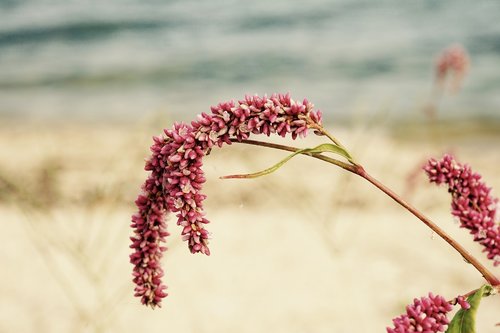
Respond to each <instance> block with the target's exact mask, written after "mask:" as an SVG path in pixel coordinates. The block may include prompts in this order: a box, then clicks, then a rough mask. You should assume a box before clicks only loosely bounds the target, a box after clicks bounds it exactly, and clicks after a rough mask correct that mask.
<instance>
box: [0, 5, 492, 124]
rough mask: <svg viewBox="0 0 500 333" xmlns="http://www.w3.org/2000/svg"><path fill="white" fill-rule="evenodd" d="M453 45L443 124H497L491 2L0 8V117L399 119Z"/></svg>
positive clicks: (423, 95)
mask: <svg viewBox="0 0 500 333" xmlns="http://www.w3.org/2000/svg"><path fill="white" fill-rule="evenodd" d="M453 43H459V44H462V45H463V46H464V47H465V48H466V49H467V50H468V52H469V55H470V58H471V68H470V71H469V73H468V75H467V77H466V79H465V82H464V85H463V89H462V90H461V91H460V93H459V94H456V95H450V96H445V97H444V99H443V100H442V104H441V106H442V110H440V112H443V113H444V114H446V116H448V117H454V116H459V117H463V116H465V117H473V116H488V117H499V116H500V1H459V0H453V1H451V0H441V1H430V0H427V1H424V0H419V1H395V0H390V1H389V0H380V1H367V0H365V1H359V0H334V1H325V0H312V1H308V2H307V3H306V2H305V1H303V0H301V1H285V0H278V1H264V0H258V1H236V0H212V1H194V0H187V1H186V0H184V1H159V0H158V1H154V0H147V1H122V0H120V1H118V0H108V1H94V0H89V1H62V0H51V1H48V0H47V1H42V0H39V1H35V0H25V1H23V0H10V1H9V0H0V114H1V115H15V116H17V117H32V118H49V119H50V118H65V119H66V118H67V119H74V118H76V119H78V118H88V119H103V118H113V119H125V120H134V119H139V118H141V117H143V116H144V115H148V114H157V113H163V112H165V113H175V114H177V115H178V116H180V117H182V118H186V119H189V118H192V116H193V115H194V114H197V113H200V112H203V111H207V110H208V109H209V106H210V105H213V104H216V103H217V102H218V101H222V100H226V99H231V98H235V99H238V98H240V97H242V96H243V95H244V94H246V93H252V94H253V93H259V94H263V93H272V92H287V91H288V92H291V93H292V95H293V97H295V98H297V99H301V98H303V97H307V98H308V99H310V100H311V101H312V102H314V103H315V104H316V106H317V107H318V108H320V109H322V110H323V111H324V113H325V114H326V116H327V117H330V118H335V117H339V118H342V117H346V116H348V117H350V116H352V115H353V114H364V113H370V112H376V111H380V110H381V109H388V110H390V111H391V112H392V114H394V115H395V116H403V117H404V116H406V115H411V114H413V113H415V111H416V110H418V109H420V108H421V107H422V105H424V104H425V101H426V99H427V97H428V95H429V91H430V90H431V86H432V82H433V65H434V60H435V57H436V55H437V54H438V53H439V52H440V51H441V50H442V49H443V48H445V47H447V46H449V45H450V44H453Z"/></svg>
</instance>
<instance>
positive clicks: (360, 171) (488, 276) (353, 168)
mask: <svg viewBox="0 0 500 333" xmlns="http://www.w3.org/2000/svg"><path fill="white" fill-rule="evenodd" d="M231 141H232V142H237V143H244V144H250V145H256V146H262V147H268V148H274V149H280V150H285V151H290V152H297V151H299V150H300V149H299V148H295V147H290V146H285V145H280V144H275V143H268V142H262V141H256V140H241V141H238V140H231ZM304 155H308V156H311V157H314V158H317V159H320V160H322V161H325V162H328V163H331V164H334V165H336V166H338V167H340V168H342V169H344V170H347V171H349V172H352V173H354V174H356V175H358V176H360V177H362V178H364V179H365V180H367V181H368V182H369V183H371V184H372V185H374V186H375V187H377V188H378V189H379V190H381V191H382V192H384V193H385V194H386V195H388V196H389V197H390V198H392V199H393V200H394V201H396V202H397V203H398V204H399V205H401V206H402V207H404V208H405V209H406V210H408V211H409V212H410V213H412V214H413V215H414V216H415V217H417V218H418V219H419V220H420V221H422V222H423V223H424V224H425V225H427V226H428V227H429V228H430V229H431V230H432V231H434V232H435V233H436V234H438V235H439V236H440V237H441V238H442V239H444V240H445V241H446V242H447V243H448V244H450V245H451V246H452V247H453V248H454V249H455V250H456V251H457V252H458V253H460V255H461V256H462V257H463V258H464V259H465V260H466V261H467V262H468V263H470V264H472V266H474V267H475V268H476V270H478V271H479V273H481V274H482V275H483V277H484V278H485V280H486V281H487V282H488V283H489V284H490V285H492V286H493V287H497V286H499V285H500V280H499V279H498V278H497V277H496V276H495V275H494V274H493V273H492V272H490V271H489V270H488V269H487V268H486V267H485V266H484V265H483V264H481V262H479V260H477V259H476V258H475V257H474V256H473V255H472V254H470V253H469V252H468V251H467V250H466V249H465V248H464V247H463V246H462V245H460V243H458V242H457V241H455V240H454V239H453V238H451V237H450V236H449V235H448V234H447V233H446V232H445V231H444V230H443V229H441V228H440V227H439V226H437V225H436V224H435V223H434V222H432V221H431V220H430V219H429V218H428V217H426V216H425V215H424V214H422V213H421V212H420V211H419V210H417V209H416V208H415V207H413V206H412V205H410V204H409V203H407V202H406V201H404V200H403V199H402V198H401V197H400V196H399V195H397V194H396V193H395V192H393V191H392V190H391V189H390V188H388V187H387V186H385V185H384V184H382V183H381V182H379V181H378V180H376V179H375V178H373V177H372V176H371V175H369V174H368V173H367V172H366V171H365V169H364V168H363V167H362V166H361V165H359V164H357V165H352V164H349V163H346V162H342V161H339V160H336V159H334V158H330V157H327V156H324V155H322V154H311V153H304Z"/></svg>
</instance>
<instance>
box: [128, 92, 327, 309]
mask: <svg viewBox="0 0 500 333" xmlns="http://www.w3.org/2000/svg"><path fill="white" fill-rule="evenodd" d="M211 111H212V112H211V113H210V114H207V113H203V114H201V115H199V116H198V117H197V119H196V120H195V121H192V122H191V124H178V123H176V124H174V126H173V128H172V129H169V130H164V133H165V135H164V136H162V137H155V138H154V143H153V145H152V146H151V151H152V156H151V158H150V159H149V160H148V161H147V162H146V167H145V169H146V170H147V171H150V175H149V177H148V179H147V180H146V182H145V184H144V186H143V193H142V194H141V195H140V196H139V198H138V199H137V200H136V205H137V208H138V213H136V214H135V215H133V217H132V225H131V226H132V228H133V229H134V236H133V237H131V240H132V245H131V248H132V249H133V250H134V252H133V253H132V254H131V255H130V261H131V263H132V264H133V265H134V272H133V275H134V280H133V281H134V283H135V284H136V288H135V292H136V296H138V297H141V301H142V303H143V304H146V305H149V306H152V307H155V306H159V305H160V302H161V299H162V298H163V297H165V296H166V295H167V294H166V293H165V292H164V290H165V288H166V287H165V286H164V285H163V284H162V282H161V277H162V276H163V270H162V268H161V267H160V259H161V257H162V253H163V252H164V251H165V250H166V248H165V247H163V246H161V243H163V242H165V237H166V236H168V232H167V231H166V224H165V222H164V214H165V213H166V212H172V213H175V214H176V217H177V224H178V225H179V226H181V227H182V232H181V234H182V238H183V240H184V241H186V242H187V243H188V247H189V249H190V251H191V252H192V253H198V252H201V253H204V254H206V255H209V254H210V250H209V248H208V239H209V233H208V231H207V230H206V229H205V225H206V224H207V223H208V220H207V219H206V218H205V217H204V211H203V201H204V200H205V198H206V196H205V195H203V194H201V192H200V191H201V189H202V185H203V183H204V182H205V177H204V173H203V170H202V165H203V157H204V156H205V155H207V154H208V153H209V151H210V150H211V149H212V148H213V147H221V146H222V145H224V144H231V140H232V139H235V140H238V141H241V140H245V139H247V138H248V137H249V136H250V135H251V134H265V135H267V136H269V135H271V134H274V133H275V134H278V135H280V136H282V137H285V136H287V135H291V136H292V138H293V139H295V138H297V137H304V136H306V134H307V130H308V128H317V126H319V125H320V124H321V112H320V111H313V105H312V104H311V103H309V102H308V101H307V100H304V101H302V102H295V101H293V100H292V99H291V98H290V96H289V95H288V94H286V95H282V94H279V95H278V94H274V95H272V96H270V97H267V96H264V97H259V96H247V97H245V99H243V100H241V101H239V102H238V103H235V102H234V101H229V102H224V103H220V104H219V105H217V106H214V107H212V108H211Z"/></svg>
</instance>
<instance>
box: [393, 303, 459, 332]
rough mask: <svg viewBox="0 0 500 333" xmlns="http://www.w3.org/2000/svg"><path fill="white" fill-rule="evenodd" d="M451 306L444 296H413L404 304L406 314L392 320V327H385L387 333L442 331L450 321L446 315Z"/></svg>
mask: <svg viewBox="0 0 500 333" xmlns="http://www.w3.org/2000/svg"><path fill="white" fill-rule="evenodd" d="M452 309H453V306H452V305H451V304H450V303H448V302H447V301H446V299H444V297H442V296H439V295H436V296H434V295H433V294H432V293H429V297H421V298H420V299H418V298H415V299H414V300H413V304H411V305H407V306H406V314H403V315H401V316H399V317H397V318H394V319H393V320H392V322H393V324H394V328H389V327H387V333H409V332H424V333H435V332H444V331H445V329H446V326H447V325H448V324H449V323H450V321H449V319H448V318H447V317H446V315H447V314H448V312H450V311H451V310H452Z"/></svg>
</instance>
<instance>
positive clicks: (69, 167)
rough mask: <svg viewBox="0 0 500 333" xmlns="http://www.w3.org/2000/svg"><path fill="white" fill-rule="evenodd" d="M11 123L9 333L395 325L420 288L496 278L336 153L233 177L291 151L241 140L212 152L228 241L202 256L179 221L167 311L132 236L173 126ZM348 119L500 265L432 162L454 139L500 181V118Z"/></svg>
mask: <svg viewBox="0 0 500 333" xmlns="http://www.w3.org/2000/svg"><path fill="white" fill-rule="evenodd" d="M0 126H1V131H0V214H1V216H2V226H3V230H2V233H1V236H0V262H1V263H2V267H3V270H2V274H1V275H0V295H2V297H0V308H1V309H2V311H0V332H137V331H141V332H142V331H144V332H146V331H147V332H218V333H221V332H228V333H229V332H231V333H232V332H345V333H352V332H385V327H386V326H388V325H390V323H391V318H393V317H395V316H397V315H399V314H400V313H402V312H403V311H404V306H405V304H407V303H410V302H411V301H412V299H413V298H414V297H417V296H423V295H426V294H427V293H428V292H429V291H432V292H434V293H438V294H441V295H444V296H445V297H447V298H452V297H454V296H456V295H457V294H459V293H465V292H468V291H470V290H472V289H474V288H477V287H479V286H480V285H481V283H482V279H481V276H480V275H479V274H478V273H477V272H476V271H475V270H474V269H473V268H472V267H471V266H470V265H467V264H466V263H465V262H464V261H463V260H462V259H461V258H460V256H459V255H457V254H456V253H455V252H454V251H453V249H451V248H450V246H448V244H446V243H445V242H443V241H442V240H441V239H439V238H438V237H437V236H436V235H434V234H433V233H432V232H430V231H429V230H428V229H426V227H425V226H423V225H422V224H421V223H419V221H417V220H416V219H415V218H414V217H412V216H411V215H410V214H409V213H407V212H406V211H404V210H403V209H401V208H400V207H399V206H397V205H396V204H395V203H393V202H392V201H391V200H390V199H388V198H387V197H385V196H384V195H382V194H381V193H379V192H378V191H376V190H375V189H374V188H372V187H371V186H370V185H369V184H368V183H367V182H365V181H363V180H362V179H357V178H356V177H355V176H352V175H349V174H347V173H346V172H344V171H342V170H339V169H335V168H334V167H332V166H331V165H328V164H325V163H323V162H321V161H318V160H314V159H311V158H307V157H297V158H295V159H293V160H292V161H290V162H289V163H288V164H287V165H285V166H284V167H283V168H282V169H280V170H279V171H278V172H277V173H275V174H272V175H269V176H267V177H263V178H260V179H256V180H220V179H218V177H219V176H222V175H226V174H234V173H245V172H253V171H258V170H261V169H264V168H266V167H268V166H270V165H271V164H274V163H275V162H277V161H279V160H280V159H281V158H283V157H284V156H286V155H285V154H284V153H282V152H277V151H270V150H264V149H262V148H255V147H250V146H244V145H233V146H231V147H226V148H224V149H222V150H214V151H213V152H212V154H211V155H210V156H209V157H207V158H206V162H205V166H204V168H205V171H206V174H207V178H208V182H207V183H206V187H205V193H206V194H207V195H208V199H207V200H206V207H205V208H206V211H207V217H208V218H209V220H210V221H211V222H212V223H211V224H210V225H209V226H208V227H209V230H210V231H211V232H212V240H211V250H212V255H211V256H210V257H205V256H201V255H191V254H190V253H189V251H188V249H187V247H186V244H184V243H183V242H181V241H180V236H179V234H180V229H179V228H178V227H177V226H175V225H173V223H172V225H171V227H170V228H169V230H170V232H171V233H172V236H170V237H169V239H168V246H169V251H168V252H167V253H166V255H165V258H164V261H163V264H164V268H165V272H166V276H165V281H166V283H167V284H168V286H169V289H168V291H169V293H170V295H169V297H168V298H167V299H166V300H165V301H164V306H163V308H161V309H157V310H154V311H152V310H151V309H148V308H145V307H144V306H141V305H140V304H139V302H138V300H137V299H135V298H134V297H133V286H132V283H131V265H130V264H129V262H128V254H129V252H130V250H129V248H128V246H129V239H128V237H129V236H130V235H131V231H130V229H129V220H130V215H131V214H132V213H133V212H134V204H133V201H134V199H135V196H136V195H137V193H138V189H139V187H140V185H141V183H142V181H143V180H144V178H145V176H146V173H145V172H144V171H143V161H144V158H145V157H146V156H147V154H148V147H149V145H150V142H151V136H152V135H156V134H159V133H160V129H161V126H159V125H157V124H156V125H152V124H151V123H148V122H144V123H140V124H135V125H123V124H122V125H113V126H112V125H92V126H90V125H87V126H83V125H67V124H61V125H58V126H50V125H46V124H45V125H40V124H39V125H19V124H16V125H15V126H10V125H8V124H0ZM460 126H462V127H460ZM332 131H333V132H334V133H336V135H337V137H338V138H340V139H341V140H342V141H343V142H344V143H345V145H346V146H347V147H352V151H353V153H354V154H355V156H356V157H357V158H358V160H359V161H362V162H363V165H365V167H366V169H367V170H368V171H369V172H370V173H371V174H372V175H373V176H375V177H376V178H378V179H380V180H381V181H383V182H384V183H385V184H386V185H388V186H390V187H391V188H393V189H394V190H395V191H396V192H398V193H402V194H403V195H404V196H405V198H407V199H408V201H410V202H412V203H413V204H414V205H415V206H417V207H419V208H420V209H421V210H422V211H423V212H424V213H425V214H427V215H428V216H430V217H431V218H432V219H434V220H435V221H436V222H437V223H438V224H439V225H441V226H442V227H443V228H444V229H445V230H447V231H449V232H450V234H452V235H453V236H454V237H456V238H457V239H459V240H461V241H463V242H464V244H465V245H466V246H467V247H468V248H470V249H471V252H473V253H474V254H476V255H477V256H478V257H480V258H481V259H484V260H483V262H484V263H485V264H486V265H488V267H490V268H491V269H492V270H493V271H494V272H496V273H497V274H498V275H500V270H499V268H493V267H492V265H491V264H490V263H489V262H488V261H487V260H486V259H485V258H484V256H483V255H482V254H481V251H480V248H479V247H478V246H476V244H473V242H472V241H471V240H470V237H469V236H468V235H467V233H466V232H465V231H464V230H460V229H459V228H458V227H457V225H456V223H455V222H454V220H453V218H452V217H451V216H450V215H449V198H448V194H447V193H446V191H445V190H444V189H442V188H441V189H439V188H436V187H434V186H431V185H429V184H427V182H426V180H425V177H424V175H423V174H422V173H420V172H418V167H419V165H421V164H422V163H423V162H424V161H425V160H426V158H428V157H430V156H436V157H439V156H440V155H441V154H442V153H443V152H444V151H453V152H454V153H455V154H456V155H457V156H458V158H459V159H460V160H461V161H464V162H468V163H470V164H471V165H472V166H473V167H474V169H475V170H477V171H479V172H480V173H481V174H483V176H484V178H485V180H486V181H487V183H488V184H489V185H490V186H492V187H494V189H496V190H495V191H494V192H495V193H496V194H497V195H498V193H500V177H498V165H500V154H499V150H498V147H499V146H500V130H499V128H498V127H496V128H495V127H493V129H492V127H491V126H490V127H489V129H488V130H484V131H483V130H481V128H479V129H478V128H471V127H470V126H465V125H456V126H454V127H452V128H448V129H447V130H443V131H433V130H431V129H429V128H428V127H426V126H421V127H399V128H393V129H392V130H387V129H385V130H384V129H381V128H377V127H370V126H368V127H366V126H365V127H361V126H360V127H358V126H353V127H352V128H346V127H343V128H336V129H334V127H332ZM273 140H274V139H273ZM287 142H288V141H287ZM320 142H322V141H321V140H320V138H317V137H311V138H308V139H307V140H304V141H303V142H297V143H294V144H295V145H297V146H301V147H308V146H309V147H310V146H314V145H316V144H318V143H320ZM483 302H484V304H483V305H482V306H481V308H480V311H479V313H478V331H479V332H482V333H488V332H491V333H494V332H498V331H499V328H498V327H494V325H495V324H496V323H498V322H500V314H499V313H500V312H499V311H498V309H500V297H490V298H488V299H484V301H483Z"/></svg>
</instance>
